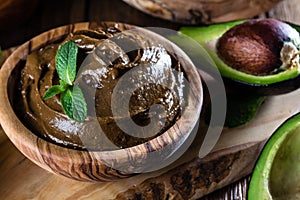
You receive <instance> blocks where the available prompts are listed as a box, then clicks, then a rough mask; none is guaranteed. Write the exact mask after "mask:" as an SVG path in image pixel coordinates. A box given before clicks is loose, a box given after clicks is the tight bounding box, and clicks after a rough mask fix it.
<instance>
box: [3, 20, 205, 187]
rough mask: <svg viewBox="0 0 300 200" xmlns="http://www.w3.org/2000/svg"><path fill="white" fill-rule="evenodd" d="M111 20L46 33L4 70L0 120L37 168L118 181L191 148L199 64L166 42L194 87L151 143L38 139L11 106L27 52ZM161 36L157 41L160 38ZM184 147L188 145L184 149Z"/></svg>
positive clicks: (14, 56)
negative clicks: (71, 144)
mask: <svg viewBox="0 0 300 200" xmlns="http://www.w3.org/2000/svg"><path fill="white" fill-rule="evenodd" d="M111 23H112V22H101V23H78V24H73V25H67V26H63V27H59V28H56V29H53V30H50V31H48V32H45V33H43V34H41V35H39V36H37V37H35V38H33V39H31V40H30V41H28V42H26V43H24V44H23V45H21V46H20V47H19V48H17V49H16V50H15V51H14V52H13V53H12V55H11V56H10V57H9V58H8V59H7V60H6V61H5V63H4V64H3V67H2V69H1V71H0V82H1V85H0V94H1V95H0V102H1V106H0V113H1V114H0V122H1V126H2V127H3V130H4V131H5V133H6V134H7V136H8V137H9V139H10V140H11V141H12V143H13V144H14V145H15V146H16V147H17V148H18V149H19V150H20V151H21V152H22V153H23V154H24V155H25V156H26V157H27V158H29V159H30V160H32V161H33V162H34V163H36V164H37V165H38V166H40V167H42V168H44V169H46V170H48V171H50V172H53V173H55V174H59V175H63V176H66V177H70V178H72V179H75V180H81V181H97V182H105V181H113V180H118V179H121V178H125V177H129V176H132V175H134V174H136V172H143V170H141V169H139V167H141V168H143V169H144V166H147V164H148V163H149V162H153V161H155V162H157V163H160V162H165V163H166V165H168V164H170V163H171V162H173V161H174V160H175V159H177V158H175V157H173V158H172V156H170V155H172V153H174V152H175V150H180V149H181V150H182V151H185V150H186V148H187V147H184V144H185V143H186V142H190V141H191V139H190V138H191V137H192V136H191V135H192V134H191V133H192V132H194V131H192V129H193V128H194V126H195V124H196V122H197V120H198V119H199V115H200V111H201V106H202V99H203V94H202V83H201V79H200V76H199V74H198V73H197V70H196V68H195V66H194V65H193V63H192V62H191V61H190V60H189V59H188V57H186V56H185V54H184V53H183V52H182V51H181V50H180V49H179V48H177V47H175V46H173V45H172V43H171V42H168V41H165V42H166V44H164V45H167V46H166V49H169V48H173V50H174V51H173V52H176V53H178V55H180V56H183V58H184V59H183V60H181V62H182V66H183V68H184V70H185V73H186V77H187V78H188V80H189V84H190V90H189V91H188V97H187V99H186V101H187V106H186V108H185V110H184V112H183V113H182V116H181V117H180V118H179V119H178V120H177V121H176V123H175V124H174V125H173V126H171V127H170V128H169V129H168V130H167V131H165V132H163V133H162V134H161V135H159V136H157V137H155V138H154V139H152V140H150V141H148V142H146V143H142V144H140V145H136V146H133V147H129V148H125V149H118V150H112V151H87V150H75V149H71V148H67V147H62V146H59V145H57V144H55V143H51V142H48V141H46V140H44V139H43V138H41V137H38V136H37V135H36V134H34V133H33V132H32V131H31V130H29V129H28V128H27V127H26V126H25V125H24V124H23V123H22V121H21V120H20V119H19V118H18V116H17V115H16V113H15V111H14V108H13V107H12V101H13V99H14V98H18V97H17V96H14V92H13V90H14V88H15V86H16V84H17V82H18V78H17V77H18V74H19V73H20V70H21V68H22V66H21V67H20V64H19V63H20V61H21V60H24V59H26V56H27V55H28V54H29V53H31V52H32V51H34V50H37V49H39V48H41V47H43V46H45V45H46V44H49V43H52V42H55V41H57V40H60V39H62V38H64V37H65V36H66V35H67V34H69V33H70V32H74V31H77V30H86V29H99V28H100V29H101V28H103V27H107V26H108V25H109V24H111ZM118 26H119V28H120V29H121V30H128V29H133V28H136V27H134V26H131V25H127V24H121V23H119V24H118ZM140 29H141V30H145V29H142V28H140ZM156 36H157V37H158V39H159V37H161V36H158V35H156ZM161 38H162V37H161ZM163 40H165V39H163ZM17 66H18V67H17ZM18 68H20V69H18ZM181 147H184V149H182V148H181ZM155 153H159V154H160V155H166V157H165V158H163V160H155V159H156V158H155V157H157V156H155V155H156V154H155ZM175 154H176V153H174V155H175ZM120 167H122V169H128V170H125V171H121V170H119V169H120Z"/></svg>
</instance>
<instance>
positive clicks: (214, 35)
mask: <svg viewBox="0 0 300 200" xmlns="http://www.w3.org/2000/svg"><path fill="white" fill-rule="evenodd" d="M242 22H244V21H242V20H239V21H233V22H227V23H221V24H214V25H210V26H205V27H182V28H181V29H180V30H179V32H180V33H182V34H184V35H186V36H188V37H191V38H192V39H194V40H195V41H197V42H198V43H199V44H201V45H202V46H203V47H204V48H205V50H206V51H207V52H208V54H209V55H210V56H211V58H212V59H213V61H214V62H215V64H216V65H217V67H218V69H219V71H220V73H221V74H222V76H223V77H227V78H230V79H234V80H237V81H240V82H244V83H247V84H251V85H270V84H272V83H277V82H281V81H285V80H288V79H292V78H295V77H296V76H298V75H299V73H300V72H299V71H298V68H297V67H294V68H290V69H287V70H285V71H282V72H280V73H278V74H271V75H264V76H255V75H251V74H247V73H244V72H241V71H238V70H235V69H233V68H231V67H229V66H228V65H226V64H225V63H224V62H223V61H222V60H221V59H220V58H219V57H218V55H217V53H216V50H215V44H216V42H217V40H218V39H219V38H220V37H221V36H222V35H223V34H224V33H225V32H226V31H227V30H229V29H230V28H232V27H233V26H235V25H237V24H240V23H242ZM296 30H297V29H296Z"/></svg>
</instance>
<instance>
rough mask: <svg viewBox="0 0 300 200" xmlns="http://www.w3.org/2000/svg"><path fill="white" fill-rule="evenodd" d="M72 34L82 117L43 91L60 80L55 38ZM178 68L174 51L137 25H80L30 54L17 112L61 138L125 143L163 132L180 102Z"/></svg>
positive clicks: (76, 142)
mask: <svg viewBox="0 0 300 200" xmlns="http://www.w3.org/2000/svg"><path fill="white" fill-rule="evenodd" d="M69 40H72V41H74V42H75V43H76V44H77V46H78V47H79V55H78V58H77V68H78V69H77V70H78V73H77V78H76V80H75V83H74V84H77V85H79V87H80V88H81V89H82V90H83V92H84V96H85V99H86V101H87V104H88V117H87V118H86V119H85V121H84V122H82V123H79V122H75V121H73V120H72V119H70V118H68V117H67V116H66V115H65V114H64V112H63V109H62V106H61V103H60V101H59V95H57V96H55V97H53V98H50V99H48V100H43V98H42V97H43V95H44V93H45V91H46V90H47V89H48V88H50V87H51V86H52V85H56V84H59V78H58V75H57V73H56V70H55V55H56V53H57V50H58V48H59V45H61V44H62V43H64V42H66V41H69ZM128 74H129V75H128ZM183 74H184V73H183V70H182V67H181V64H180V62H179V61H178V59H177V58H176V56H174V54H172V53H169V51H167V50H166V49H165V48H164V46H163V45H162V44H160V43H158V42H157V41H155V39H153V38H151V37H147V36H146V35H144V34H143V33H141V32H139V31H138V30H132V31H124V32H121V31H120V30H119V28H118V26H115V27H107V29H105V30H102V29H101V30H82V31H77V32H75V33H71V34H69V35H68V36H67V37H66V38H65V39H64V40H63V41H62V42H59V43H55V44H50V45H47V46H45V47H43V48H41V49H39V50H37V51H34V52H33V53H31V54H30V55H28V56H27V59H26V64H25V67H24V68H23V69H22V72H21V80H20V87H19V88H20V89H19V90H20V91H19V92H20V93H21V102H19V106H17V108H16V113H19V116H20V118H21V120H23V122H24V124H25V125H26V126H27V127H28V128H29V129H30V130H31V131H32V132H34V133H35V134H37V135H38V136H40V137H42V138H44V139H46V140H48V141H51V142H53V143H55V144H58V145H62V146H65V147H69V148H75V149H89V150H111V149H117V148H126V147H130V146H134V145H137V144H140V143H143V142H145V141H148V140H150V139H152V138H153V137H155V136H157V135H159V134H161V133H163V132H164V131H166V130H167V129H168V128H169V127H170V126H171V125H173V124H174V123H175V121H176V120H177V119H178V118H179V117H180V115H181V112H182V110H183V105H184V104H185V102H184V98H183V94H184V93H185V91H184V88H185V83H184V76H183ZM122 77H123V79H124V80H123V79H122ZM128 94H129V97H130V98H129V99H128ZM114 95H115V96H114ZM157 105H159V106H157ZM116 110H117V111H116ZM132 123H133V124H134V126H132V125H131V124H132ZM120 124H123V125H124V124H125V125H126V124H129V126H130V127H131V128H132V129H130V130H127V129H126V128H125V129H124V128H122V127H121V128H120ZM129 131H132V132H136V133H137V134H135V135H133V134H131V132H129Z"/></svg>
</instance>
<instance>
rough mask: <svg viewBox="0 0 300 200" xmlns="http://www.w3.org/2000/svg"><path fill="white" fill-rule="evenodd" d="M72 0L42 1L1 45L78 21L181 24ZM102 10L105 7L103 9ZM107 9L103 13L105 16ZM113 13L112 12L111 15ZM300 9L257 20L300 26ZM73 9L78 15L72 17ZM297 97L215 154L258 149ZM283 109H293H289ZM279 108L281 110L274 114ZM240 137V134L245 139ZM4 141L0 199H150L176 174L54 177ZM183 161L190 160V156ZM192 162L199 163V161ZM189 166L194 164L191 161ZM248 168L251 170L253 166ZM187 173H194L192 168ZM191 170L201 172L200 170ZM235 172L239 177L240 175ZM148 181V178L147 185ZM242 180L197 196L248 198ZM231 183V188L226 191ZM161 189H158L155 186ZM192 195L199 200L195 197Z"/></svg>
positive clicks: (115, 0)
mask: <svg viewBox="0 0 300 200" xmlns="http://www.w3.org/2000/svg"><path fill="white" fill-rule="evenodd" d="M70 2H71V1H69V0H66V1H58V0H53V1H49V0H44V1H43V3H40V4H39V6H38V9H37V10H36V13H35V14H34V15H33V17H32V18H31V20H29V21H28V22H27V23H24V25H22V26H18V27H15V28H11V29H9V30H6V31H0V45H1V46H2V47H4V48H8V47H12V46H15V45H19V44H22V43H24V42H25V41H26V40H28V39H30V38H31V37H33V36H35V35H37V34H39V33H41V32H43V31H46V30H48V29H50V28H53V27H57V26H60V25H64V24H68V23H73V22H78V21H89V20H92V21H95V20H102V19H105V20H109V19H113V20H114V21H123V22H128V23H131V24H137V25H143V26H155V25H156V26H162V27H168V28H176V27H178V26H179V25H178V24H177V23H170V22H168V21H164V20H160V19H157V18H154V17H150V16H148V15H146V14H144V13H141V12H139V11H137V10H135V9H133V8H132V7H130V6H128V5H126V4H125V3H122V2H120V1H119V0H110V1H96V0H95V1H94V0H90V1H85V2H84V3H82V1H81V0H78V1H77V0H75V1H73V2H74V4H72V3H70ZM51 5H52V7H51ZM55 5H56V6H55ZM58 5H60V6H59V8H58V7H57V6H58ZM100 7H102V9H101V8H100ZM103 10H104V11H105V12H101V11H103ZM109 10H110V11H111V12H109ZM298 10H299V2H298V0H283V1H282V2H280V3H279V4H278V5H277V6H276V7H275V8H274V9H272V10H270V11H268V12H266V13H264V14H261V15H259V16H258V17H275V18H278V19H281V20H285V21H290V22H292V23H295V24H300V18H299V14H298ZM74 11H76V12H75V13H74ZM53 13H55V14H53ZM8 54H9V52H8V51H5V52H4V55H8ZM298 93H299V91H296V92H293V93H291V94H288V95H283V96H278V97H272V98H271V99H269V100H268V102H267V103H266V104H265V105H264V107H265V108H263V110H262V111H261V112H260V113H259V116H260V115H261V114H262V113H264V110H266V111H269V110H271V111H272V112H271V113H266V115H269V116H264V117H265V118H258V119H257V120H255V121H253V122H251V123H250V124H249V125H248V126H245V127H241V128H238V129H235V130H234V131H233V133H231V132H230V131H229V132H226V131H225V132H224V134H223V135H222V137H221V140H220V141H219V142H218V144H217V146H216V149H215V150H216V151H217V152H222V151H218V149H219V150H222V148H224V147H226V146H229V147H230V146H232V144H237V145H239V144H241V143H243V141H251V140H253V139H255V140H257V141H258V142H257V141H256V143H257V145H258V146H255V145H254V146H251V145H250V146H248V147H249V148H250V149H251V147H255V148H254V149H256V148H257V147H260V146H261V144H262V143H263V142H264V141H265V139H266V137H267V135H265V133H266V132H268V134H270V133H271V132H272V131H273V130H274V129H275V128H276V127H277V126H278V124H280V123H281V122H282V121H283V120H284V119H286V118H287V117H288V116H290V115H292V114H293V113H295V112H297V111H299V108H298V106H299V105H298V104H297V101H298V98H297V95H298ZM285 105H289V106H288V107H285ZM282 106H284V107H282ZM278 107H281V108H282V109H283V110H279V111H278V110H276V108H278ZM271 124H272V125H271ZM268 125H270V126H268ZM249 127H250V128H249ZM237 136H242V138H240V137H237ZM228 138H230V139H228ZM231 139H233V140H231ZM0 143H1V146H0V152H1V156H0V163H1V165H0V185H1V188H0V198H1V199H99V198H102V197H103V198H102V199H105V198H106V197H109V196H110V197H112V198H114V197H116V196H119V197H120V198H124V193H123V192H124V191H128V190H129V191H130V194H129V195H132V194H133V193H134V191H136V196H135V197H136V198H137V199H138V198H139V197H142V195H147V194H148V193H149V195H151V194H153V193H155V192H159V191H160V190H157V189H159V188H160V185H159V184H155V180H156V179H155V177H157V180H159V176H160V175H161V174H164V175H163V176H162V177H164V178H165V179H164V181H169V180H168V179H166V177H167V175H165V174H168V173H172V170H170V169H165V170H164V171H160V172H155V173H151V174H146V175H140V176H136V177H133V178H129V179H125V180H122V181H120V182H115V183H109V184H102V183H101V184H99V183H82V182H77V181H73V180H70V179H67V178H62V177H59V176H56V175H53V174H51V173H48V172H46V171H45V170H43V169H41V168H40V167H38V166H37V165H35V164H33V163H32V162H31V161H30V160H28V159H26V158H25V157H24V156H23V155H22V154H21V153H20V152H19V151H18V150H17V149H16V148H15V147H14V146H13V145H12V143H11V142H10V141H9V140H8V138H7V136H6V135H5V134H4V132H3V130H2V129H0ZM252 144H253V143H252ZM248 150H249V149H248ZM190 152H195V151H189V152H188V153H190ZM250 152H251V151H250ZM253 153H254V154H255V155H254V154H252V156H254V157H257V156H258V154H257V152H255V151H254V152H253ZM239 154H240V153H239ZM183 157H190V154H189V155H188V156H186V155H185V156H183ZM254 157H253V160H252V161H253V162H254V160H255V158H254ZM182 160H184V159H181V160H180V161H179V162H183V163H184V161H182ZM193 161H194V162H195V160H193ZM197 162H199V161H197ZM186 165H189V163H186ZM195 165H196V164H195ZM190 166H192V164H191V163H190ZM171 168H172V166H171ZM196 168H197V167H196ZM249 168H251V166H250V167H249ZM189 169H192V167H191V168H189ZM194 169H195V168H194ZM247 170H248V171H247ZM247 170H245V171H244V173H245V174H246V175H247V174H250V172H251V170H250V169H247ZM184 171H185V170H184V169H183V170H181V172H184ZM193 171H194V172H199V171H197V170H193ZM176 172H178V171H176ZM236 173H239V171H237V172H236ZM179 175H182V176H181V177H182V178H183V179H184V180H192V181H191V182H185V183H186V184H184V183H183V182H182V183H183V184H181V185H180V184H178V185H179V186H178V187H177V188H181V191H184V190H183V189H184V188H187V189H188V188H191V185H193V183H194V184H195V183H198V182H197V181H195V179H193V176H190V173H189V171H188V170H187V172H186V173H181V174H180V173H179ZM152 178H154V179H152ZM146 179H148V181H147V180H146ZM183 179H182V180H183ZM238 179H239V178H238V177H237V176H236V177H235V178H234V179H232V180H229V181H226V182H222V184H219V185H218V187H214V188H210V189H209V190H206V191H204V192H203V193H198V194H197V195H198V197H200V196H203V195H205V194H207V193H209V192H212V191H214V190H216V189H217V188H221V189H219V190H217V191H215V192H213V193H211V194H209V195H207V196H204V197H202V198H201V199H205V200H210V199H214V200H215V199H246V191H247V186H248V181H249V176H246V177H245V178H242V179H239V180H238ZM173 180H174V179H173ZM175 180H179V181H180V177H179V178H178V177H177V178H176V179H175ZM235 181H237V182H235ZM151 182H154V184H151ZM158 182H159V181H158ZM230 183H232V184H231V185H229V186H227V187H224V186H226V185H228V184H230ZM163 184H165V183H163ZM157 185H158V186H159V187H157ZM166 185H168V184H166ZM146 186H148V187H146ZM156 194H157V193H156ZM182 194H184V193H182ZM168 197H169V199H171V198H172V197H174V198H173V199H180V196H168ZM194 197H195V198H196V196H194Z"/></svg>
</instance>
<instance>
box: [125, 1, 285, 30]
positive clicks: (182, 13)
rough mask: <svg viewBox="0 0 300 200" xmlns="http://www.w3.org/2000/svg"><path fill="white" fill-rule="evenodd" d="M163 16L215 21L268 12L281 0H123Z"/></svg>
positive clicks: (186, 20) (189, 21)
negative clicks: (262, 0)
mask: <svg viewBox="0 0 300 200" xmlns="http://www.w3.org/2000/svg"><path fill="white" fill-rule="evenodd" d="M123 1H124V2H126V3H128V4H129V5H131V6H133V7H135V8H137V9H139V10H141V11H143V12H145V13H148V14H150V15H152V16H155V17H159V18H162V19H166V20H170V21H175V22H179V23H183V24H213V23H220V22H226V21H233V20H237V19H246V18H250V17H254V16H256V15H259V14H261V13H263V12H266V11H267V10H269V9H270V8H272V7H273V6H275V5H276V4H277V3H278V2H280V1H281V0H266V1H264V2H263V3H262V2H261V1H256V0H188V1H186V0H172V1H170V0H152V1H149V0H123Z"/></svg>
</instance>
